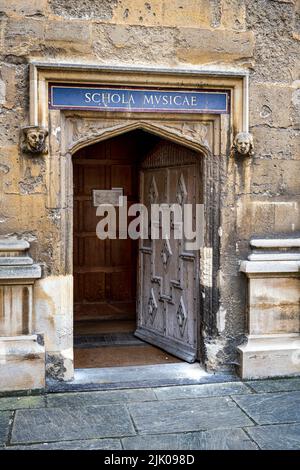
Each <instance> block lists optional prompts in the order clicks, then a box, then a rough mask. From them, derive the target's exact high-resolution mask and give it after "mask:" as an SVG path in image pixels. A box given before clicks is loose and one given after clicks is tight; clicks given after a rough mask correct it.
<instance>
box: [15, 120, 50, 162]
mask: <svg viewBox="0 0 300 470" xmlns="http://www.w3.org/2000/svg"><path fill="white" fill-rule="evenodd" d="M47 136H48V131H47V129H45V128H44V127H40V126H28V127H23V128H22V134H21V150H22V152H24V153H28V154H31V155H32V156H35V155H45V154H46V153H48V147H47V143H46V138H47Z"/></svg>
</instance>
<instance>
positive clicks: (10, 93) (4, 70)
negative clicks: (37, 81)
mask: <svg viewBox="0 0 300 470" xmlns="http://www.w3.org/2000/svg"><path fill="white" fill-rule="evenodd" d="M0 77H1V81H0V105H2V106H4V107H5V108H8V109H13V107H14V106H15V105H16V67H15V66H14V65H8V64H2V66H1V69H0Z"/></svg>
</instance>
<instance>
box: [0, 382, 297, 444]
mask: <svg viewBox="0 0 300 470" xmlns="http://www.w3.org/2000/svg"><path fill="white" fill-rule="evenodd" d="M0 447H1V450H7V449H42V450H43V449H49V450H54V449H106V450H122V449H124V450H135V449H145V450H196V449H210V450H211V449H236V450H237V449H245V450H246V449H249V450H256V449H300V377H299V378H290V379H278V380H256V381H248V382H227V383H214V384H202V385H186V386H172V387H157V388H141V389H134V390H132V389H130V390H126V389H122V390H110V391H93V392H76V393H74V392H66V393H49V394H45V395H31V396H20V397H3V398H0Z"/></svg>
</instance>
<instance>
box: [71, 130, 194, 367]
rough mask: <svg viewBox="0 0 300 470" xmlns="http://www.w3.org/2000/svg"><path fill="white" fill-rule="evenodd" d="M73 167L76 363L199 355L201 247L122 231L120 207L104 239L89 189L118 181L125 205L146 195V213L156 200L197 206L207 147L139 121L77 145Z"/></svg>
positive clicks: (189, 358)
mask: <svg viewBox="0 0 300 470" xmlns="http://www.w3.org/2000/svg"><path fill="white" fill-rule="evenodd" d="M73 175H74V176H73V183H74V210H73V214H74V224H73V226H74V230H73V233H74V237H73V247H74V256H73V265H74V269H73V273H74V320H75V322H74V346H75V348H74V351H75V354H74V355H75V367H76V368H82V367H110V366H122V365H124V366H126V365H143V364H159V363H166V362H168V363H170V362H177V361H180V360H182V359H183V360H186V361H188V362H193V361H195V360H199V359H200V356H199V349H200V348H199V337H200V333H199V332H200V307H199V303H200V302H199V257H198V252H191V251H190V252H188V251H187V250H185V248H184V243H183V241H182V240H175V239H174V237H172V236H171V238H170V240H169V241H168V242H166V241H165V240H162V239H158V240H151V236H149V238H148V239H146V240H132V239H130V238H126V239H123V238H122V236H121V237H120V226H119V225H118V220H119V211H120V208H118V207H116V213H117V217H116V220H117V233H116V235H117V238H116V239H106V240H100V239H99V238H98V237H97V235H96V226H97V223H98V222H99V217H97V215H96V207H95V204H93V191H102V193H101V194H102V195H103V194H105V192H104V191H114V190H116V189H118V190H119V191H120V190H121V191H122V193H123V195H124V196H126V197H127V203H128V208H129V207H130V206H131V205H132V204H135V203H137V202H140V203H143V204H144V205H145V206H146V207H147V209H148V214H151V204H169V205H170V204H174V203H178V204H179V205H180V204H181V205H182V204H184V203H189V204H192V205H194V206H195V204H197V203H201V202H202V186H201V181H202V178H201V155H200V154H199V153H198V152H196V151H194V150H191V149H188V148H186V147H184V146H182V145H179V144H176V143H173V142H170V141H168V140H166V139H162V138H161V137H159V136H157V135H153V134H150V133H148V132H144V131H142V130H134V131H131V132H127V133H125V134H122V135H119V136H117V137H113V138H111V139H107V140H105V141H102V142H99V143H96V144H92V145H89V146H87V147H84V148H82V149H81V150H79V151H78V152H76V153H75V154H74V156H73ZM101 202H109V201H103V200H102V201H101ZM150 219H151V216H150V217H149V223H150V222H151V223H153V222H155V223H157V225H158V226H160V225H161V224H160V221H159V219H158V220H156V221H153V220H150ZM130 220H132V217H128V219H127V222H128V223H129V222H130ZM175 225H176V221H175V223H174V220H172V221H171V228H172V230H173V231H174V228H175ZM160 228H161V227H160ZM149 235H150V233H149ZM134 333H135V335H134Z"/></svg>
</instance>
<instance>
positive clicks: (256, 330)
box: [238, 238, 300, 379]
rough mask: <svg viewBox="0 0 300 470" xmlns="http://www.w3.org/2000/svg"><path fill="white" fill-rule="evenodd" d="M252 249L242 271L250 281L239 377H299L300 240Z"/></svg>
mask: <svg viewBox="0 0 300 470" xmlns="http://www.w3.org/2000/svg"><path fill="white" fill-rule="evenodd" d="M251 246H252V249H253V251H252V253H251V255H250V256H249V257H248V260H247V261H242V262H241V267H240V271H241V272H244V273H245V274H246V276H247V277H248V312H247V314H248V335H247V339H248V340H247V343H246V344H243V345H241V346H239V347H238V351H239V354H240V374H241V376H242V378H245V379H250V378H252V379H255V378H262V377H275V376H288V375H297V374H300V239H299V238H294V239H272V240H270V239H264V240H252V241H251Z"/></svg>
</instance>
